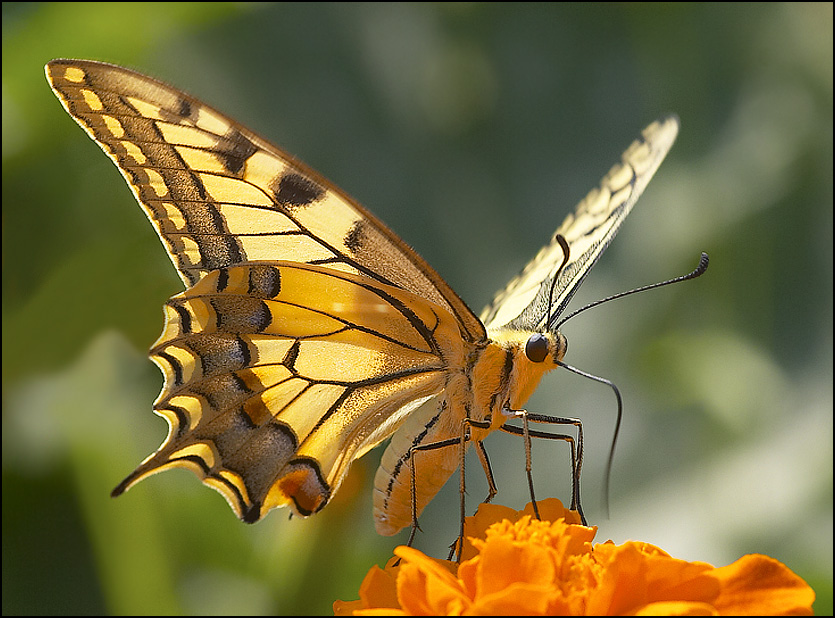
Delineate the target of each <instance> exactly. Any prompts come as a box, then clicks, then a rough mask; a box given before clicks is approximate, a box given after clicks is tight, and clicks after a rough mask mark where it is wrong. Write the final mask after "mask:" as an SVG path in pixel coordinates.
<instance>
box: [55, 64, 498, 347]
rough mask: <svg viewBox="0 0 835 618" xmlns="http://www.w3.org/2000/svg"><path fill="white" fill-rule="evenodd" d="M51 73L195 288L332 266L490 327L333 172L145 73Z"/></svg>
mask: <svg viewBox="0 0 835 618" xmlns="http://www.w3.org/2000/svg"><path fill="white" fill-rule="evenodd" d="M46 76H47V79H48V80H49V83H50V85H51V86H52V89H53V90H54V91H55V93H56V94H57V95H58V98H59V99H60V101H61V103H62V104H63V105H64V107H65V108H66V110H67V111H68V112H69V113H70V115H71V116H72V117H73V118H74V119H75V120H76V122H78V124H79V125H80V126H81V127H82V128H83V129H84V130H85V131H87V133H88V134H89V135H90V137H92V138H93V140H95V141H96V143H98V144H99V146H101V148H102V149H103V150H104V151H105V153H106V154H107V155H108V156H109V157H110V158H111V159H112V160H113V162H114V163H116V165H117V166H118V168H119V170H120V171H121V172H122V175H123V176H124V177H125V179H126V180H127V182H128V184H129V185H130V187H131V190H132V191H133V193H134V195H135V196H136V199H137V201H138V202H139V204H140V205H141V206H142V208H143V210H144V211H145V214H146V215H147V216H148V218H149V219H150V220H151V223H152V224H153V226H154V229H156V231H157V233H158V234H159V236H160V238H161V240H162V243H163V245H164V246H165V248H166V250H167V252H168V255H169V257H170V258H171V261H172V262H173V263H174V266H175V268H176V269H177V271H178V272H179V274H180V277H181V278H182V279H183V282H184V283H185V284H186V285H193V284H195V283H196V282H197V281H199V280H200V278H201V277H202V276H203V275H205V274H206V273H207V272H210V271H212V270H215V269H217V268H223V267H226V266H231V265H234V264H240V263H243V262H248V261H249V262H251V261H259V260H291V261H294V262H304V263H307V264H320V265H327V266H328V267H329V268H334V269H337V270H341V271H344V272H351V273H355V274H360V275H363V276H365V277H369V278H372V279H375V280H377V281H379V282H381V283H384V284H387V285H393V286H395V287H400V288H404V289H408V290H411V291H413V292H415V293H416V294H418V295H419V296H422V297H423V298H426V299H428V300H431V301H432V302H435V303H437V304H439V305H440V306H442V307H444V308H445V309H447V310H448V311H450V312H451V313H452V314H453V315H454V316H455V317H456V318H457V319H458V320H459V322H460V323H461V324H462V326H463V328H464V330H465V332H464V336H465V337H467V338H468V339H469V340H471V341H476V340H481V339H483V338H484V336H485V333H484V327H483V326H482V324H481V322H480V321H479V320H478V318H477V317H476V316H475V315H474V314H473V312H472V311H471V310H470V309H469V308H468V307H467V306H466V304H464V302H463V301H462V300H461V299H460V298H459V297H458V295H457V294H456V293H455V292H454V291H453V290H452V289H451V288H450V287H449V285H447V283H446V282H445V281H444V280H443V279H442V278H441V277H440V275H438V273H436V272H435V271H434V270H433V269H432V268H431V267H430V266H429V265H428V264H427V263H426V262H425V261H424V260H423V258H421V257H420V256H419V255H418V254H417V253H415V252H414V251H413V250H412V249H411V248H410V247H409V246H408V245H406V243H404V242H403V241H402V240H401V239H400V238H398V237H397V236H396V235H395V234H394V233H393V232H392V231H391V230H389V229H388V228H387V227H386V226H385V225H383V223H382V222H380V221H379V220H378V219H377V218H376V217H375V216H374V215H372V214H371V213H370V212H368V211H367V210H365V209H364V208H363V207H362V206H360V205H359V204H357V203H356V202H355V201H354V200H352V199H351V198H350V197H348V196H347V195H345V194H344V193H343V192H342V191H341V190H340V189H338V188H336V187H334V186H333V185H331V184H330V183H329V182H328V181H327V180H326V179H325V178H323V177H321V176H320V175H319V174H318V173H316V172H315V171H313V170H311V169H309V168H307V167H306V166H304V165H303V164H301V163H299V162H298V161H294V160H293V159H292V157H290V155H288V154H287V153H285V152H284V151H282V150H281V149H279V148H277V147H275V146H273V145H272V144H270V143H269V142H267V141H266V140H264V139H262V138H260V137H258V136H257V135H255V134H254V133H252V132H251V131H249V130H247V129H245V128H244V127H242V126H241V125H239V124H238V123H237V122H235V121H234V120H231V119H230V118H227V117H226V116H224V115H223V114H221V113H220V112H217V111H215V110H214V109H212V108H211V107H209V106H208V105H206V104H204V103H202V102H200V101H198V100H197V99H195V98H193V97H190V96H189V95H187V94H185V93H183V92H181V91H179V90H177V89H175V88H172V87H170V86H167V85H165V84H163V83H162V82H159V81H157V80H155V79H152V78H150V77H146V76H145V75H142V74H140V73H136V72H134V71H130V70H128V69H124V68H122V67H119V66H115V65H111V64H105V63H101V62H93V61H88V60H53V61H51V62H50V63H48V64H47V65H46Z"/></svg>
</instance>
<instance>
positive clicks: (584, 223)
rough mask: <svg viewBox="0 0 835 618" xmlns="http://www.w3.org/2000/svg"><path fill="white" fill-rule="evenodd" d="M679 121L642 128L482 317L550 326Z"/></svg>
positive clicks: (517, 325)
mask: <svg viewBox="0 0 835 618" xmlns="http://www.w3.org/2000/svg"><path fill="white" fill-rule="evenodd" d="M678 124H679V123H678V118H677V117H676V116H668V117H666V118H664V119H663V120H659V121H657V122H654V123H652V124H651V125H649V126H648V127H647V128H646V129H644V131H643V133H642V135H641V137H640V138H639V139H637V140H635V141H634V142H633V143H632V145H631V146H630V147H629V148H628V149H627V150H626V152H624V153H623V156H622V157H621V161H620V163H618V164H616V165H615V166H614V167H613V168H612V169H611V170H610V171H609V173H608V174H606V176H605V177H604V178H603V180H602V181H601V183H600V186H599V187H597V188H595V189H593V190H592V191H591V192H590V193H589V194H588V195H587V196H586V197H585V199H583V201H581V202H580V203H579V204H578V205H577V208H576V209H575V211H574V212H573V213H571V214H570V215H568V217H566V219H565V221H563V223H562V225H560V227H559V228H558V229H557V231H556V232H554V235H553V237H552V241H551V243H550V244H548V245H546V246H545V247H543V248H542V249H541V250H540V252H539V253H538V254H537V255H536V257H535V258H534V259H533V260H532V261H531V262H530V263H529V264H528V265H527V266H526V267H525V268H524V270H523V271H522V272H521V273H520V274H519V276H518V277H516V278H515V279H513V280H512V281H511V282H510V283H509V284H508V285H507V287H506V288H505V289H504V290H502V291H501V292H499V293H498V294H497V295H496V297H495V298H494V299H493V302H492V303H491V304H490V305H489V306H488V307H486V308H485V309H484V311H482V313H481V320H482V321H483V322H484V324H485V326H486V327H487V330H488V331H492V330H496V329H499V328H510V329H522V330H531V331H535V332H542V331H545V330H549V326H550V325H548V324H546V321H547V320H548V316H549V315H551V316H552V317H554V318H555V317H556V316H558V315H559V314H560V313H561V312H562V311H563V309H564V308H565V305H566V304H568V301H569V300H570V299H571V296H572V295H573V294H574V292H575V291H576V289H577V287H578V286H579V285H580V283H581V282H582V281H583V278H584V277H585V276H586V275H587V274H588V272H589V269H590V268H591V267H592V266H594V263H595V262H596V261H597V259H598V258H599V257H600V255H601V254H602V253H603V251H604V250H605V249H606V247H607V246H608V245H609V243H610V242H611V241H612V239H613V238H614V237H615V234H616V233H617V231H618V228H619V227H620V225H621V223H623V220H624V218H626V215H628V214H629V212H630V211H631V210H632V207H633V206H634V205H635V202H636V201H637V200H638V198H639V197H640V195H641V193H643V191H644V189H645V188H646V186H647V183H649V181H650V180H651V179H652V176H653V174H655V170H657V169H658V166H659V165H661V161H663V160H664V157H665V156H666V155H667V152H669V150H670V147H671V146H672V145H673V142H674V141H675V138H676V135H677V134H678ZM558 235H562V236H563V237H565V239H566V240H567V241H568V246H569V259H568V263H567V264H566V265H565V267H564V268H563V269H562V270H560V271H559V273H557V269H558V268H559V266H560V264H562V262H563V259H564V257H565V256H564V251H563V249H562V247H561V246H560V245H559V243H558V242H557V241H556V238H557V236H558ZM555 277H556V283H555V284H554V278H555ZM552 287H553V288H554V289H553V292H552V291H551V288H552ZM549 302H551V303H552V304H551V305H549Z"/></svg>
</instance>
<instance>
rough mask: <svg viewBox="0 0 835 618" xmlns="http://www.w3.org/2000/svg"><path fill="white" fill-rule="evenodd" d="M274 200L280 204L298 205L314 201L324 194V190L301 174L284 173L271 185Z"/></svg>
mask: <svg viewBox="0 0 835 618" xmlns="http://www.w3.org/2000/svg"><path fill="white" fill-rule="evenodd" d="M273 192H274V193H275V199H276V201H277V202H278V203H279V204H281V205H282V206H287V207H299V206H307V205H308V204H310V203H311V202H315V201H316V200H318V199H319V198H321V197H322V196H323V195H324V194H325V190H324V189H323V188H322V187H320V186H319V185H317V184H316V183H315V182H313V181H312V180H310V179H309V178H305V177H304V176H302V175H301V174H286V175H284V176H282V177H281V180H279V181H278V186H277V187H273Z"/></svg>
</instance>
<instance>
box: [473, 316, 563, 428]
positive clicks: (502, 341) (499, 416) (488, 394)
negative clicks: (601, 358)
mask: <svg viewBox="0 0 835 618" xmlns="http://www.w3.org/2000/svg"><path fill="white" fill-rule="evenodd" d="M489 337H490V344H489V345H488V347H487V348H486V350H485V352H484V355H483V360H481V362H480V363H479V364H478V365H477V367H476V368H475V371H474V376H475V377H476V380H475V383H476V384H478V386H477V387H476V399H477V400H480V401H485V400H486V402H485V403H484V404H483V405H486V406H487V407H489V409H490V411H491V414H492V425H491V428H490V431H492V430H495V429H498V427H499V426H501V425H502V424H503V423H504V421H506V420H507V412H508V411H515V410H520V409H522V407H523V406H524V405H525V403H526V402H527V401H528V399H529V398H530V396H531V395H532V394H533V392H534V390H536V387H537V385H538V384H539V381H540V380H541V379H542V376H544V375H545V374H546V373H548V372H549V371H551V370H552V369H556V368H557V361H561V360H562V359H563V357H564V356H565V353H566V351H567V350H568V341H567V340H566V338H565V337H564V336H563V335H562V333H559V332H557V333H555V334H553V333H535V332H531V331H525V330H511V329H501V330H496V331H491V332H490V333H489ZM532 344H533V345H532ZM532 347H533V348H539V354H538V355H537V354H536V352H532V351H531V349H532ZM531 356H533V359H532V358H531ZM482 385H483V386H482Z"/></svg>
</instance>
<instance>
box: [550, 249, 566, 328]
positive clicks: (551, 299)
mask: <svg viewBox="0 0 835 618" xmlns="http://www.w3.org/2000/svg"><path fill="white" fill-rule="evenodd" d="M554 240H556V241H557V243H559V245H560V247H562V253H563V256H564V257H563V259H562V264H560V267H559V268H558V269H557V271H556V272H555V273H554V276H553V277H551V289H550V290H549V291H548V321H547V322H545V324H546V327H547V325H548V324H550V323H551V312H552V311H553V310H554V288H556V287H557V280H558V279H559V275H560V273H561V272H562V269H563V268H565V265H566V264H568V257H569V255H570V252H571V249H570V248H569V247H568V241H567V240H566V239H565V236H563V235H562V234H557V235H556V236H555V237H554Z"/></svg>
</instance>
